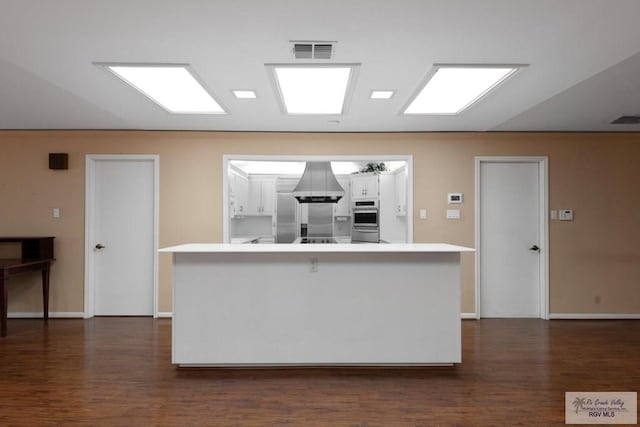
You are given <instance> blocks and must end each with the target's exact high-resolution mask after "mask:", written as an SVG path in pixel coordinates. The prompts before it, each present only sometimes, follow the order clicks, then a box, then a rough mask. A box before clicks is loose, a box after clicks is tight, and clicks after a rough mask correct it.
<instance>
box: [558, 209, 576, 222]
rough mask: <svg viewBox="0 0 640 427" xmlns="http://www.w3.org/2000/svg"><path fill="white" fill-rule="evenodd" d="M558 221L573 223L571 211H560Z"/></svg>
mask: <svg viewBox="0 0 640 427" xmlns="http://www.w3.org/2000/svg"><path fill="white" fill-rule="evenodd" d="M560 221H573V210H572V209H560Z"/></svg>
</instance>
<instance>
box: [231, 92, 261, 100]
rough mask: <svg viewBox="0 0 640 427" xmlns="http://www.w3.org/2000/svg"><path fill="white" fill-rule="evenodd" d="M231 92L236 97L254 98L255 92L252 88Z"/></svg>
mask: <svg viewBox="0 0 640 427" xmlns="http://www.w3.org/2000/svg"><path fill="white" fill-rule="evenodd" d="M233 94H234V95H235V97H236V98H238V99H254V98H255V97H256V93H255V91H253V90H234V91H233Z"/></svg>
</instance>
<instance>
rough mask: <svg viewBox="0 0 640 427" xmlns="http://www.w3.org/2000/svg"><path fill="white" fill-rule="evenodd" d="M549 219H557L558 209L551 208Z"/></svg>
mask: <svg viewBox="0 0 640 427" xmlns="http://www.w3.org/2000/svg"><path fill="white" fill-rule="evenodd" d="M551 219H553V220H557V219H558V211H557V210H555V209H553V210H552V211H551Z"/></svg>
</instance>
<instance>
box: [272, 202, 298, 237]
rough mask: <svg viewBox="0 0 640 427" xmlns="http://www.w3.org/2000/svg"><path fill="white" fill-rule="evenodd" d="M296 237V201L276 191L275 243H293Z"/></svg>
mask: <svg viewBox="0 0 640 427" xmlns="http://www.w3.org/2000/svg"><path fill="white" fill-rule="evenodd" d="M297 238H298V201H297V200H296V199H295V197H293V195H292V194H291V193H290V192H289V193H285V192H278V193H277V198H276V243H293V241H294V240H296V239H297Z"/></svg>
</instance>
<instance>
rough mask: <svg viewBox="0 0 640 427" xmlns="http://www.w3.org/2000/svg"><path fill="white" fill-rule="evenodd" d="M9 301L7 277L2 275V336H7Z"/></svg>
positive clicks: (0, 282)
mask: <svg viewBox="0 0 640 427" xmlns="http://www.w3.org/2000/svg"><path fill="white" fill-rule="evenodd" d="M8 300H9V287H8V286H7V281H6V277H5V276H4V274H0V317H1V318H2V319H0V323H1V325H0V336H2V337H6V336H7V304H8Z"/></svg>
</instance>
